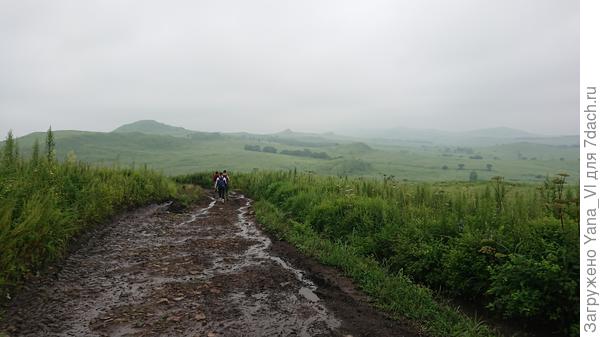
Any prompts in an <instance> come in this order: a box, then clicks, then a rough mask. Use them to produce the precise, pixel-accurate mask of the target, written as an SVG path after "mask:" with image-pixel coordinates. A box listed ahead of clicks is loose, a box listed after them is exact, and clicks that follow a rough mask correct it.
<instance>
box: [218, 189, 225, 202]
mask: <svg viewBox="0 0 600 337" xmlns="http://www.w3.org/2000/svg"><path fill="white" fill-rule="evenodd" d="M218 190H219V198H221V199H225V188H224V187H219V188H218Z"/></svg>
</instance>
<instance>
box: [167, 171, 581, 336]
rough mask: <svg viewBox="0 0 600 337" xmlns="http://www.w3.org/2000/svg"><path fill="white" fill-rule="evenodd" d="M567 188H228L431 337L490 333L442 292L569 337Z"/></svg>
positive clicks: (574, 285)
mask: <svg viewBox="0 0 600 337" xmlns="http://www.w3.org/2000/svg"><path fill="white" fill-rule="evenodd" d="M207 177H208V175H206V174H198V175H189V176H184V177H180V178H178V179H179V180H180V181H182V182H194V183H203V182H204V180H205V179H208V178H207ZM567 179H568V178H567V176H566V175H565V174H560V175H557V176H556V177H548V178H547V179H546V180H545V182H544V183H542V184H536V185H533V184H511V183H507V182H505V181H504V179H503V178H502V177H494V178H493V179H492V180H491V181H489V182H475V183H437V184H426V183H418V184H407V183H400V182H398V181H396V180H395V179H393V177H387V178H386V179H384V180H383V181H382V180H374V179H349V178H337V177H322V176H315V175H311V174H299V173H296V172H294V171H289V172H255V173H253V174H242V175H239V176H235V180H234V184H235V186H234V187H237V188H241V189H242V190H243V191H244V192H245V193H247V194H249V195H250V196H252V197H253V198H254V199H255V200H257V201H258V202H257V203H256V205H255V207H256V211H257V216H258V217H259V220H260V221H261V222H262V223H263V224H264V225H265V226H266V227H267V228H268V229H270V230H272V231H274V232H275V233H276V234H277V235H279V236H280V237H282V238H284V239H286V240H288V241H290V242H292V243H293V244H295V245H296V246H297V247H299V248H300V249H301V250H302V251H303V252H305V253H307V254H309V255H312V256H315V257H317V258H318V259H319V260H321V261H322V262H324V263H327V264H331V265H334V266H337V267H339V268H340V269H342V270H343V271H344V272H345V273H346V274H348V275H349V276H351V277H352V278H354V279H355V280H356V281H357V282H358V283H359V284H360V285H361V286H362V287H363V289H364V290H365V291H366V292H367V293H369V294H370V295H371V296H373V297H374V298H375V299H377V302H378V304H379V305H380V306H381V307H383V308H384V309H386V310H388V311H389V312H391V313H394V314H397V315H401V316H404V317H408V318H412V319H414V320H416V321H417V322H419V323H420V324H422V325H423V327H424V330H426V331H427V332H428V333H430V334H432V335H436V336H465V333H466V335H468V336H485V335H490V334H491V332H489V330H487V328H485V327H484V326H482V325H478V324H477V323H476V322H473V321H471V320H469V319H467V318H466V317H464V316H462V315H459V314H457V313H455V312H454V311H453V310H451V309H449V308H448V307H447V306H444V305H442V304H438V303H437V302H436V301H435V300H434V297H435V296H436V294H435V293H440V294H443V295H444V296H446V297H451V298H457V299H461V300H468V301H470V302H472V303H476V304H478V305H479V306H481V307H486V308H487V309H488V310H489V311H490V312H492V313H494V314H496V315H498V316H502V317H504V318H507V319H511V320H512V321H513V322H515V323H516V324H517V325H519V326H530V327H532V328H538V327H542V326H543V327H545V328H546V329H547V330H548V331H556V332H558V333H560V334H561V335H568V334H572V335H574V336H575V335H578V325H577V318H578V317H579V313H578V310H579V308H578V306H579V305H578V303H579V298H578V287H579V283H578V279H579V270H578V265H579V258H578V254H579V246H578V244H579V243H578V242H579V241H578V214H579V213H578V211H579V205H578V199H577V188H576V186H569V185H568V184H567ZM418 284H419V285H424V286H427V288H428V289H435V290H436V292H435V293H434V292H432V291H430V290H428V289H426V288H424V287H422V286H419V285H418ZM438 289H439V290H440V291H439V292H437V290H438ZM548 328H549V329H548Z"/></svg>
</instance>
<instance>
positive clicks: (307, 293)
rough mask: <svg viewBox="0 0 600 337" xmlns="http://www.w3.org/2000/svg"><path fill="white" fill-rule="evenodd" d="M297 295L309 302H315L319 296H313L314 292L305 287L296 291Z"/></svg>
mask: <svg viewBox="0 0 600 337" xmlns="http://www.w3.org/2000/svg"><path fill="white" fill-rule="evenodd" d="M298 293H299V294H300V295H302V296H304V298H306V299H307V300H309V301H311V302H317V301H319V300H320V298H319V296H317V294H315V292H314V291H312V290H310V289H308V288H306V287H302V288H300V290H298Z"/></svg>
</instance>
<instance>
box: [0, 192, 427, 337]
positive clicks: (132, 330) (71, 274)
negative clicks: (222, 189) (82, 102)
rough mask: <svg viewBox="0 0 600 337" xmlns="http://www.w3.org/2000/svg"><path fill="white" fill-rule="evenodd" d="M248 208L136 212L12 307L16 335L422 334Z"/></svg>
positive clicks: (233, 203) (10, 322)
mask: <svg viewBox="0 0 600 337" xmlns="http://www.w3.org/2000/svg"><path fill="white" fill-rule="evenodd" d="M250 204H251V202H250V200H249V199H247V198H245V197H244V196H242V195H239V194H235V193H234V194H232V197H231V199H230V200H228V201H226V202H217V201H215V200H213V199H212V198H206V200H205V201H204V202H202V203H201V205H198V206H195V207H193V208H192V209H190V210H187V211H184V210H182V209H180V208H178V207H173V206H171V205H169V204H163V205H153V206H149V207H145V208H141V209H138V210H136V211H133V212H130V213H128V214H126V215H124V216H122V217H120V218H119V219H118V220H116V221H114V222H113V223H111V224H108V225H107V226H104V227H102V228H101V229H97V230H95V231H93V232H92V233H91V235H89V237H88V239H87V240H88V241H86V242H85V244H82V245H81V246H80V247H79V249H77V250H75V251H74V252H73V253H72V254H70V255H69V257H68V258H67V259H66V260H65V261H64V262H63V263H62V264H61V265H60V266H57V267H58V271H57V272H56V273H54V274H52V273H48V274H47V275H45V276H44V277H42V278H41V279H39V280H36V281H35V282H33V283H32V284H30V285H28V287H27V288H26V289H24V290H23V291H22V292H21V293H20V294H19V295H18V296H17V297H16V298H15V299H13V301H12V302H11V303H10V304H9V306H8V307H7V308H6V312H5V318H4V321H2V322H0V331H4V332H5V333H6V334H8V335H9V336H140V337H141V336H194V337H196V336H232V337H233V336H355V337H358V336H385V337H388V336H410V337H412V336H419V335H420V334H418V333H416V332H415V329H411V328H409V327H408V325H407V324H405V323H402V322H399V321H394V320H391V319H389V318H388V317H386V316H385V315H383V314H380V313H378V312H377V310H375V309H373V308H372V307H371V306H370V305H369V304H368V302H369V299H368V298H367V297H366V296H364V295H363V294H361V293H360V291H358V290H357V289H355V288H354V286H353V285H352V282H351V281H350V280H348V279H347V278H345V277H343V276H341V275H339V273H338V272H337V271H335V270H333V269H331V268H328V267H324V266H322V265H320V264H318V263H316V262H315V261H314V260H311V259H308V258H306V257H304V256H303V255H301V254H299V253H298V252H297V251H296V250H295V248H293V247H292V246H290V245H288V244H286V243H284V242H280V241H275V242H274V243H273V242H272V241H271V239H270V238H269V237H268V236H266V235H264V234H263V233H262V232H261V231H260V229H259V228H258V227H257V225H256V223H255V221H254V218H253V217H252V215H251V214H250V213H251V212H250Z"/></svg>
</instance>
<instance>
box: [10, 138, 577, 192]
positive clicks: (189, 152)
mask: <svg viewBox="0 0 600 337" xmlns="http://www.w3.org/2000/svg"><path fill="white" fill-rule="evenodd" d="M159 131H160V130H159ZM159 131H156V132H159ZM167 131H169V130H166V131H165V132H167ZM186 132H187V131H186ZM190 132H191V131H190ZM159 133H160V132H159ZM43 137H44V135H43V134H42V133H35V134H31V135H29V136H26V137H22V138H20V139H19V143H20V144H21V147H22V148H23V152H24V154H25V156H29V155H30V154H31V152H30V151H31V150H30V149H31V146H32V145H33V142H34V141H35V139H38V140H39V141H42V142H43ZM56 143H57V149H58V152H57V158H59V160H64V159H65V158H66V157H67V155H68V154H69V152H71V151H73V152H74V153H75V155H76V156H77V158H78V159H80V160H82V161H85V162H88V163H93V164H95V165H101V166H107V167H111V166H114V165H118V166H121V167H122V166H129V167H142V166H144V165H146V166H147V167H149V168H152V169H154V170H159V171H162V172H164V173H165V174H167V175H181V174H187V173H193V172H199V171H210V170H215V169H227V170H229V171H237V172H252V171H253V170H255V169H258V170H294V169H296V170H298V171H301V172H309V171H310V172H315V173H318V174H321V175H332V176H337V175H340V176H364V177H382V176H383V175H386V176H394V177H396V179H398V180H407V181H468V180H469V176H470V174H471V171H473V170H474V171H476V172H477V175H478V179H479V180H483V181H486V180H489V178H491V177H493V176H497V175H501V176H503V177H505V179H506V180H508V181H537V182H541V181H543V180H544V178H545V177H546V176H547V175H554V174H555V173H557V172H566V173H569V174H570V175H571V176H572V177H573V179H574V180H576V179H577V177H578V175H579V169H578V165H579V151H578V148H577V147H572V146H553V145H543V144H532V143H514V144H504V145H490V146H477V144H475V145H473V146H472V147H471V148H464V147H463V148H462V150H465V149H467V150H468V151H462V152H461V151H457V149H459V148H461V147H457V146H434V145H431V144H426V145H415V144H413V145H410V146H409V145H407V143H402V142H397V143H390V144H383V143H382V142H380V141H377V140H374V139H344V138H339V137H335V136H330V137H328V136H327V135H322V136H306V135H302V134H295V133H292V132H289V133H281V134H277V135H251V134H218V133H191V134H189V135H187V136H185V137H174V136H169V135H164V134H147V133H140V132H111V133H101V132H80V131H60V132H57V133H56ZM246 145H252V146H256V145H258V146H260V147H261V148H264V147H273V148H275V149H277V150H278V152H281V151H283V150H288V151H304V149H308V150H310V151H312V152H314V153H322V152H325V153H327V154H328V156H329V157H331V158H332V159H330V160H324V159H318V158H310V157H298V156H289V155H283V154H281V153H266V152H255V151H245V150H244V147H245V146H246ZM459 150H461V149H459ZM472 155H480V156H481V157H482V158H483V159H470V158H469V157H470V156H472ZM525 158H526V159H525ZM532 158H534V159H532ZM561 158H562V160H561ZM459 164H464V165H465V167H464V169H463V170H459V169H458V165H459ZM487 164H491V165H492V167H491V169H490V170H488V169H487ZM444 166H447V167H448V169H443V167H444Z"/></svg>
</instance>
